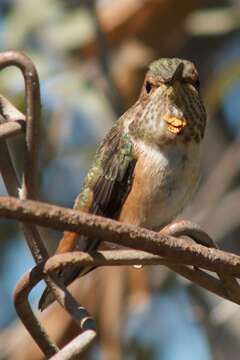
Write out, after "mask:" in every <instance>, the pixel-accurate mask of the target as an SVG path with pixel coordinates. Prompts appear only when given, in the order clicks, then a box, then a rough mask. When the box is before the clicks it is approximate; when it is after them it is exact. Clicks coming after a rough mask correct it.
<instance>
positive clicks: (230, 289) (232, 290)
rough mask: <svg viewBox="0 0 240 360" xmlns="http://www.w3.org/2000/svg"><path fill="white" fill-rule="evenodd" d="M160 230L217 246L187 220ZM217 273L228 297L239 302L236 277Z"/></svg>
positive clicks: (238, 287)
mask: <svg viewBox="0 0 240 360" xmlns="http://www.w3.org/2000/svg"><path fill="white" fill-rule="evenodd" d="M160 232H161V233H163V234H168V235H170V236H176V237H180V236H188V237H190V238H191V239H192V240H193V241H195V242H196V243H198V244H201V245H204V246H207V247H209V248H214V249H217V248H218V247H217V245H216V243H215V242H214V241H213V240H212V239H211V237H210V236H209V235H208V234H207V233H206V232H205V231H204V230H203V229H201V227H200V226H199V225H198V224H195V223H193V222H191V221H188V220H180V221H176V222H175V223H172V224H169V225H167V226H166V227H164V228H163V230H162V231H160ZM217 274H218V276H219V279H220V280H221V282H222V285H223V288H224V289H225V292H226V294H227V295H228V297H229V298H231V300H232V301H234V302H236V303H237V304H240V286H239V283H238V281H237V279H235V278H234V277H233V276H230V275H228V274H225V273H224V272H220V271H219V272H218V273H217Z"/></svg>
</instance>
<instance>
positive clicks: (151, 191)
mask: <svg viewBox="0 0 240 360" xmlns="http://www.w3.org/2000/svg"><path fill="white" fill-rule="evenodd" d="M198 178H199V157H198V151H192V149H191V150H189V152H188V151H168V152H161V151H159V150H156V149H150V148H144V149H143V151H142V152H141V154H140V156H139V158H138V161H137V164H136V168H135V172H134V181H133V186H132V189H131V192H130V194H129V197H128V199H127V201H126V204H125V209H126V210H130V211H129V213H128V214H129V215H128V216H125V218H128V219H130V221H129V220H128V219H127V221H128V222H130V223H134V224H136V225H139V226H144V227H146V228H151V229H155V228H160V227H162V226H164V225H166V224H167V223H169V222H170V221H171V220H172V219H173V218H174V217H176V216H177V214H178V213H179V212H180V211H181V210H182V209H183V208H184V207H185V206H186V204H187V203H188V201H189V200H190V198H191V196H192V194H193V192H194V190H195V188H196V185H197V182H198ZM131 201H132V204H131ZM125 213H126V212H125Z"/></svg>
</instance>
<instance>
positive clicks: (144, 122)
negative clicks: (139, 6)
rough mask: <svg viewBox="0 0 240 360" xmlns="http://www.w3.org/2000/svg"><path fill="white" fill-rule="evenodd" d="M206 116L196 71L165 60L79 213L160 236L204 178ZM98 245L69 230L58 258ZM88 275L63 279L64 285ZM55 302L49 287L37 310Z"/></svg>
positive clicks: (152, 73)
mask: <svg viewBox="0 0 240 360" xmlns="http://www.w3.org/2000/svg"><path fill="white" fill-rule="evenodd" d="M205 126H206V111H205V108H204V105H203V102H202V99H201V95H200V81H199V75H198V71H197V70H196V67H195V65H194V64H193V63H192V62H191V61H188V60H183V59H179V58H161V59H159V60H156V61H154V62H152V63H151V64H150V65H149V68H148V71H147V73H146V76H145V79H144V83H143V86H142V90H141V92H140V96H139V98H138V100H137V101H136V103H135V104H134V105H133V106H132V107H131V108H129V109H128V110H127V111H126V112H125V113H124V114H123V115H122V116H121V117H120V118H119V119H118V120H117V121H116V123H115V124H114V126H113V127H112V128H111V129H110V131H109V132H108V134H107V135H106V137H105V139H104V140H103V141H102V143H101V144H100V146H99V147H98V149H97V151H96V154H95V157H94V161H93V165H92V166H91V168H90V170H89V172H88V174H87V176H86V178H85V181H84V184H83V187H82V190H81V192H80V194H79V195H78V196H77V198H76V200H75V204H74V209H75V210H79V211H83V212H87V213H91V214H96V215H100V216H104V217H107V218H112V219H116V220H119V221H120V222H123V223H126V224H132V225H136V226H141V227H145V228H147V229H151V230H156V231H159V230H160V229H162V228H163V227H164V226H165V225H167V224H169V223H170V222H171V221H172V220H173V219H174V218H175V217H176V216H177V215H178V214H179V213H180V212H181V211H182V210H183V208H184V207H185V206H186V205H187V204H188V202H189V200H190V199H191V197H192V195H193V194H194V191H195V189H196V187H197V184H198V180H199V175H200V152H201V151H200V150H201V143H202V139H203V137H204V131H205ZM99 244H100V241H99V240H98V239H93V240H92V239H88V238H87V237H86V236H83V235H79V234H76V233H74V232H68V231H65V232H64V235H63V237H62V239H61V240H60V242H59V245H58V247H57V250H56V253H58V254H59V253H64V252H69V251H77V250H79V251H86V252H89V251H94V250H96V249H97V248H98V246H99ZM89 270H90V269H89V268H88V269H84V268H79V267H69V268H66V269H64V270H62V271H60V272H59V274H58V275H59V277H60V279H61V280H62V282H63V283H64V285H65V286H67V285H69V284H70V283H71V282H72V281H73V280H75V279H76V278H77V277H79V276H82V275H84V274H86V273H87V272H88V271H89ZM53 301H54V297H53V295H52V293H51V292H50V290H49V289H48V288H46V289H45V291H44V292H43V294H42V297H41V299H40V301H39V308H40V309H41V310H43V309H45V308H46V307H47V306H48V305H49V304H50V303H52V302H53Z"/></svg>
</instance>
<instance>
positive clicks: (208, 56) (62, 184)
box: [0, 0, 240, 360]
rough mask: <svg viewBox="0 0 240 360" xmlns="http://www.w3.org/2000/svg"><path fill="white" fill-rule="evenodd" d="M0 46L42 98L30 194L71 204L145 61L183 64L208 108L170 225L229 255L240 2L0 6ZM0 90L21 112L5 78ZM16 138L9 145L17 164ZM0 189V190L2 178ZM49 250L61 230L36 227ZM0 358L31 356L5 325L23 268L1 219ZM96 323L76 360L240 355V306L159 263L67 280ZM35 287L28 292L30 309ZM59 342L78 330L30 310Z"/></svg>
mask: <svg viewBox="0 0 240 360" xmlns="http://www.w3.org/2000/svg"><path fill="white" fill-rule="evenodd" d="M0 19H1V21H0V49H1V51H4V50H7V49H18V50H22V51H24V52H25V53H26V54H28V55H29V56H30V57H31V58H32V59H33V61H34V63H35V65H36V67H37V69H38V72H39V76H40V81H41V94H42V134H41V156H40V177H41V178H40V183H41V194H40V198H41V199H42V200H45V201H48V202H51V203H54V204H60V205H64V206H67V207H72V205H73V201H74V198H75V197H76V195H77V194H78V193H79V191H80V188H81V184H82V181H83V179H84V176H85V175H86V172H87V170H88V168H89V166H90V163H91V160H92V156H93V154H94V151H95V149H96V146H97V144H98V143H99V141H100V140H101V139H102V137H103V136H104V134H105V133H106V132H107V130H108V129H109V128H110V127H111V126H112V124H113V122H114V121H115V120H116V119H117V118H118V116H119V115H120V114H122V113H123V112H124V111H125V110H126V109H127V108H128V107H129V106H130V105H131V104H133V103H134V101H135V100H136V99H137V96H138V94H139V92H140V87H141V84H142V81H143V76H144V73H145V71H146V68H147V65H148V63H149V62H150V61H152V60H154V59H156V58H158V57H162V56H163V57H173V56H174V57H183V58H187V59H190V60H192V61H193V62H194V63H195V64H196V66H197V68H198V69H199V72H200V76H201V80H202V81H201V88H202V95H203V98H204V100H205V103H206V105H207V109H208V128H207V135H206V137H205V140H204V146H203V161H202V163H203V164H202V167H203V176H202V180H201V186H200V189H199V191H198V194H197V195H196V197H195V199H194V200H193V202H192V204H191V205H190V207H189V208H188V209H187V210H186V211H185V213H184V214H182V215H181V217H187V218H189V219H192V220H194V221H197V222H198V223H199V224H201V226H203V227H204V229H205V230H206V231H207V232H208V233H209V234H210V235H211V236H212V237H213V238H214V240H216V241H218V242H219V246H220V247H221V248H223V249H225V250H229V251H232V252H236V253H238V254H239V253H240V243H239V232H240V219H239V214H240V211H239V208H240V205H239V204H240V201H239V200H240V191H239V179H240V177H239V175H240V171H239V169H240V161H239V160H238V158H240V146H239V138H238V136H239V133H240V101H239V97H240V3H239V1H238V0H235V1H234V0H226V1H223V0H215V1H214V0H199V1H195V0H183V1H179V0H145V1H143V0H121V1H118V0H99V1H94V0H85V1H84V0H82V1H81V0H68V1H67V0H65V1H64V0H42V1H32V0H0ZM0 82H1V93H2V94H4V95H5V96H7V97H8V98H9V99H11V100H12V102H13V103H14V104H16V105H17V106H18V107H19V109H21V110H22V111H23V110H24V98H23V81H22V79H21V76H20V75H19V73H18V71H17V70H14V69H10V70H4V71H3V72H1V74H0ZM21 140H22V139H21V137H19V138H17V139H14V140H11V143H10V145H11V149H12V152H13V154H14V158H15V164H16V167H20V166H21V161H22V157H21V153H22V150H21V149H22V141H21ZM0 193H1V195H4V194H6V192H5V189H4V186H3V184H2V182H1V183H0ZM42 232H43V234H44V238H45V239H46V243H47V245H48V247H49V251H51V252H52V251H53V250H54V248H55V247H56V245H57V241H58V239H59V236H60V234H58V233H56V232H52V231H49V230H46V229H42ZM0 236H1V241H0V304H1V306H0V327H1V332H0V358H1V359H29V360H30V359H31V360H35V359H42V355H41V353H40V351H39V350H38V348H37V346H36V345H35V344H34V342H33V341H32V340H31V338H30V336H29V335H28V334H27V332H26V331H25V329H24V328H23V326H22V325H21V324H20V322H19V321H18V320H17V319H16V314H15V311H14V308H13V305H12V298H11V294H12V291H13V288H14V285H15V284H16V282H17V280H18V279H19V277H20V276H21V275H22V274H23V273H24V272H25V271H26V270H27V269H28V268H29V267H30V266H32V265H33V260H32V258H31V255H30V253H29V250H28V249H27V247H26V245H25V243H24V241H23V238H22V236H21V234H20V232H19V229H18V227H17V226H15V225H13V223H11V222H8V221H5V220H1V233H0ZM71 290H72V291H73V293H74V295H75V296H76V297H77V299H78V300H79V301H80V303H82V304H83V305H84V306H86V307H87V309H88V310H89V311H90V312H91V313H92V314H93V315H94V316H95V318H96V319H97V323H98V327H99V329H98V331H99V339H98V341H97V342H96V344H95V346H94V347H93V348H91V349H90V350H89V351H88V352H87V353H86V355H85V358H86V359H109V360H112V359H113V360H115V359H129V360H130V359H140V360H141V359H144V360H145V359H146V360H148V359H149V360H150V359H151V360H152V359H153V360H155V359H161V360H175V359H185V360H188V359H189V360H190V359H193V358H194V359H195V360H198V359H199V360H200V359H201V360H210V359H216V360H222V359H226V358H227V357H228V358H229V359H231V360H235V359H239V352H240V341H239V340H240V330H239V326H238V324H239V320H240V309H239V307H238V306H237V305H234V304H232V303H230V302H227V301H226V300H223V299H220V298H217V297H216V296H214V295H212V294H209V293H207V292H206V291H203V290H202V289H200V288H198V287H196V286H194V285H193V284H191V283H189V282H187V281H183V280H182V279H180V278H179V277H176V276H175V274H173V273H172V272H170V271H168V270H166V269H164V268H163V267H158V268H157V267H144V268H142V269H140V270H136V269H133V268H127V267H126V268H112V267H111V268H109V269H105V268H102V269H98V270H96V271H94V272H92V273H90V274H89V275H87V276H86V277H85V278H84V279H81V280H78V281H77V282H75V283H74V284H73V286H71ZM40 291H41V288H40V286H39V287H38V288H37V289H36V290H35V291H34V292H33V294H32V302H33V304H34V306H36V305H35V303H36V301H37V299H38V297H39V295H40ZM40 316H41V319H42V321H43V323H44V326H45V327H46V328H47V330H48V332H49V333H50V334H51V336H52V337H53V338H54V339H55V340H56V341H57V342H58V344H60V345H64V344H66V343H67V342H68V341H69V340H71V339H72V338H73V337H74V336H76V334H77V331H78V330H77V328H76V326H75V325H74V324H73V322H72V321H71V320H70V318H69V317H68V315H67V314H65V313H64V311H63V310H62V309H60V307H59V306H58V305H53V306H52V307H51V308H50V309H48V310H47V311H46V312H44V313H43V314H41V315H40Z"/></svg>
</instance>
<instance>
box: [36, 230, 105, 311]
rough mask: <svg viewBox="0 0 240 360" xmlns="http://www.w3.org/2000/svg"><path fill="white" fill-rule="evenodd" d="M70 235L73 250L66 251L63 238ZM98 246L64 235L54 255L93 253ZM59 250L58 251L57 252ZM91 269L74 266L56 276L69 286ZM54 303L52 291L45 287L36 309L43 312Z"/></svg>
mask: <svg viewBox="0 0 240 360" xmlns="http://www.w3.org/2000/svg"><path fill="white" fill-rule="evenodd" d="M71 234H72V238H74V248H72V249H67V248H66V246H65V245H66V243H65V244H64V238H65V239H66V237H67V236H68V237H70V236H71ZM76 237H78V238H79V239H78V241H77V242H76ZM98 245H99V241H94V240H93V241H88V239H87V238H86V237H85V236H79V235H77V234H75V233H65V234H64V237H63V239H62V240H61V241H60V245H59V247H58V250H57V251H56V253H58V254H59V253H64V252H66V251H73V250H75V251H93V250H95V249H97V247H98ZM60 247H61V249H64V251H61V249H60ZM59 249H60V251H59ZM93 269H95V267H91V268H89V267H87V268H86V267H84V268H83V267H77V266H76V265H74V266H69V267H67V268H65V269H63V270H61V271H59V272H58V274H57V275H58V276H59V278H60V279H61V281H62V282H63V284H64V285H65V286H68V285H70V284H71V283H72V282H73V281H74V280H75V279H76V278H77V277H81V276H83V275H86V274H87V273H88V272H90V271H92V270H93ZM54 301H55V296H54V295H53V293H52V291H51V290H50V289H49V288H48V287H46V288H45V289H44V291H43V293H42V296H41V298H40V300H39V303H38V308H39V309H40V310H41V311H43V310H45V309H46V308H47V307H48V306H49V305H51V304H52V303H53V302H54Z"/></svg>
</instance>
